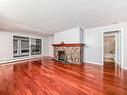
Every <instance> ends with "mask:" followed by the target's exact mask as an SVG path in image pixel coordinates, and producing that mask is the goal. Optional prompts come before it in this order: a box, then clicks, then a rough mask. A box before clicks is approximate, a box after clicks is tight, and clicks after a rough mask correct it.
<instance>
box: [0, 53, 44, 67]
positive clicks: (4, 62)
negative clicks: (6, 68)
mask: <svg viewBox="0 0 127 95" xmlns="http://www.w3.org/2000/svg"><path fill="white" fill-rule="evenodd" d="M42 57H44V55H36V56H32V57H29V56H28V57H23V58H14V59H10V60H4V61H0V65H1V64H6V63H11V62H16V61H23V60H29V59H37V58H42Z"/></svg>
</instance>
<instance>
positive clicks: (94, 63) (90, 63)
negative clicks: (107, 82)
mask: <svg viewBox="0 0 127 95" xmlns="http://www.w3.org/2000/svg"><path fill="white" fill-rule="evenodd" d="M84 62H85V63H90V64H96V65H103V64H102V63H97V62H92V61H84Z"/></svg>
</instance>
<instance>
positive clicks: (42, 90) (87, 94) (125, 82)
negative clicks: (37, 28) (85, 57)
mask: <svg viewBox="0 0 127 95" xmlns="http://www.w3.org/2000/svg"><path fill="white" fill-rule="evenodd" d="M0 95H127V71H126V70H123V69H120V68H119V67H118V66H117V67H116V65H115V64H110V63H106V64H104V66H102V65H95V64H88V63H84V64H83V65H73V64H64V63H62V62H58V61H55V60H52V59H51V58H50V57H46V58H42V59H36V60H26V61H19V62H16V63H14V64H11V65H1V66H0Z"/></svg>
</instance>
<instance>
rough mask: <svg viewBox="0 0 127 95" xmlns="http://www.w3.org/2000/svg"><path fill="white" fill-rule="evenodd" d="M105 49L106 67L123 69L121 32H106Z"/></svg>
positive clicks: (104, 38)
mask: <svg viewBox="0 0 127 95" xmlns="http://www.w3.org/2000/svg"><path fill="white" fill-rule="evenodd" d="M103 47H104V48H103V50H104V51H103V57H104V58H103V59H104V65H105V64H111V65H118V66H120V67H121V32H120V31H111V32H104V33H103Z"/></svg>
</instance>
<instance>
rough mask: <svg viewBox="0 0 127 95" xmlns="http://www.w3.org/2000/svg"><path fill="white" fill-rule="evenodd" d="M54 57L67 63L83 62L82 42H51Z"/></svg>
mask: <svg viewBox="0 0 127 95" xmlns="http://www.w3.org/2000/svg"><path fill="white" fill-rule="evenodd" d="M53 47H54V58H55V59H56V60H60V61H64V62H67V63H73V64H81V63H83V49H84V44H64V43H62V44H53Z"/></svg>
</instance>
